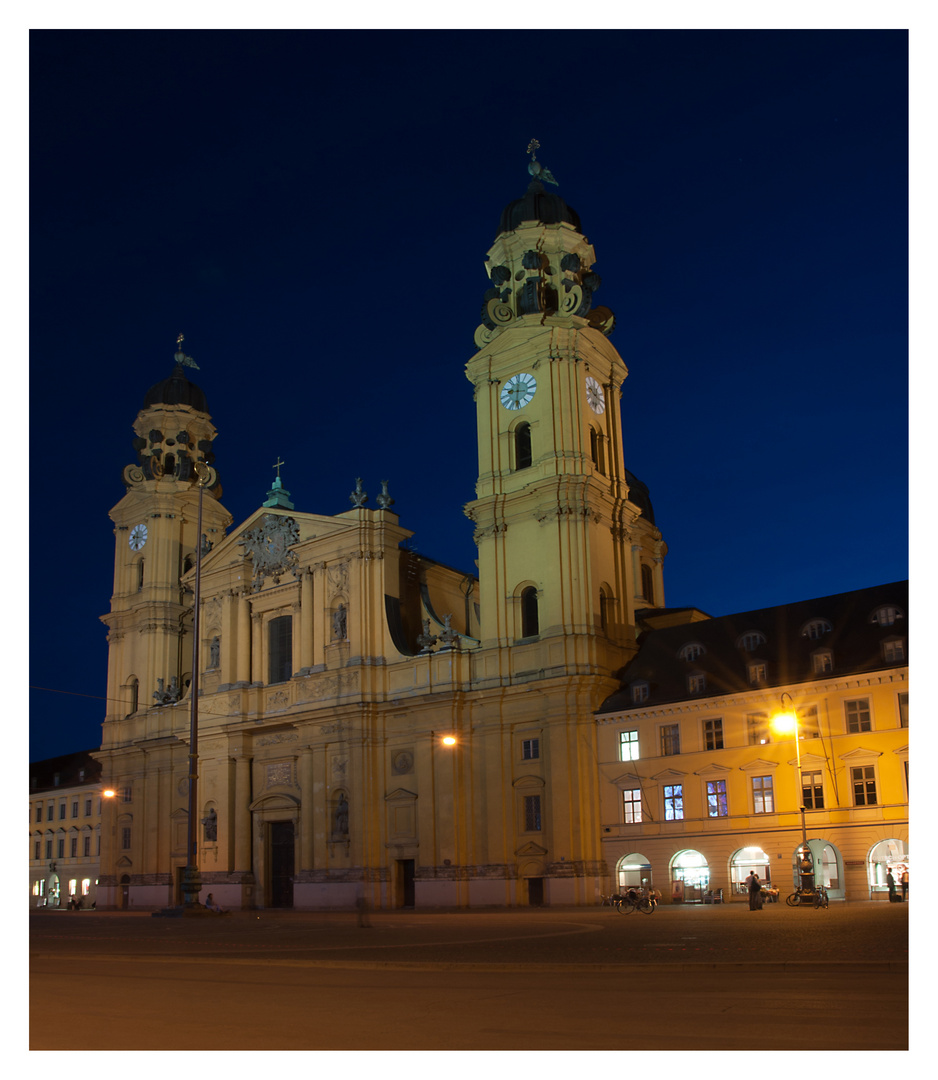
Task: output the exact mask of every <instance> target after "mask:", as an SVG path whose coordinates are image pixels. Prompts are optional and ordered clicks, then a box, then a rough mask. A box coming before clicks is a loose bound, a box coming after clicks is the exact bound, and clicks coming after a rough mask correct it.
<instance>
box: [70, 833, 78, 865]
mask: <svg viewBox="0 0 938 1080" xmlns="http://www.w3.org/2000/svg"><path fill="white" fill-rule="evenodd" d="M68 854H69V858H72V859H75V858H77V857H78V837H77V836H73V837H72V838H71V839H70V840H69V845H68Z"/></svg>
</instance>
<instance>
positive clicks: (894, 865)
mask: <svg viewBox="0 0 938 1080" xmlns="http://www.w3.org/2000/svg"><path fill="white" fill-rule="evenodd" d="M908 868H909V846H908V844H906V842H905V841H904V840H897V839H895V838H891V839H889V840H880V842H879V843H878V844H876V845H875V846H874V847H872V848H870V853H869V855H868V856H867V858H866V870H867V879H868V881H869V885H870V899H871V900H873V899H882V898H883V897H884V896H886V895H887V894H888V892H889V886H888V885H887V883H886V872H887V871H888V870H892V876H893V877H894V878H895V881H896V886H897V888H898V885H899V876H900V874H901V873H902V871H903V870H908Z"/></svg>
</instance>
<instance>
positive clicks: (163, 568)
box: [102, 334, 231, 746]
mask: <svg viewBox="0 0 938 1080" xmlns="http://www.w3.org/2000/svg"><path fill="white" fill-rule="evenodd" d="M182 340H183V339H182V335H181V334H180V335H179V339H178V341H177V351H176V354H175V357H174V360H175V367H174V369H173V372H172V374H171V375H170V376H169V378H167V379H164V380H162V381H161V382H158V383H156V384H155V385H154V386H152V387H151V388H150V390H149V391H148V392H147V394H146V397H145V398H144V402H143V408H142V409H141V410H140V412H139V413H138V415H137V419H136V421H135V423H134V433H135V435H136V438H135V439H134V442H133V446H134V449H135V450H136V452H137V461H136V463H135V464H132V465H128V466H126V468H125V469H124V472H123V480H124V485H125V487H126V489H127V490H126V493H125V494H124V497H123V498H122V499H121V500H120V502H119V503H118V504H117V505H116V506H115V507H114V508H113V509H112V510H111V514H110V516H111V519H112V521H113V522H114V589H113V594H112V596H111V610H110V613H109V614H107V615H104V616H102V621H103V622H104V623H105V624H106V625H107V627H108V630H109V632H108V706H107V716H106V721H105V727H104V745H105V746H106V745H107V744H108V742H110V739H109V738H108V721H117V720H123V719H125V718H129V717H131V716H132V715H133V714H135V713H137V712H138V710H139V711H140V712H141V714H142V712H143V710H145V709H147V708H149V707H150V706H152V705H154V704H169V703H172V702H173V701H178V700H179V699H180V698H181V697H183V696H184V694H185V691H186V685H187V682H188V680H189V679H190V678H191V671H190V670H189V669H190V668H191V664H192V643H191V638H190V636H189V635H190V632H191V626H192V596H191V595H190V594H186V593H185V592H184V590H183V588H182V585H181V582H180V578H181V576H182V575H183V574H184V573H185V572H186V571H187V570H188V569H189V568H190V567H191V565H192V564H193V561H194V559H195V552H196V543H197V542H198V537H197V536H196V531H197V527H198V526H197V523H198V499H199V477H198V475H197V471H196V467H197V466H199V465H200V463H201V465H202V466H204V469H203V470H202V471H203V476H205V475H206V474H205V471H204V470H205V469H207V479H206V480H205V486H204V492H203V510H202V533H203V540H202V543H203V550H204V549H205V548H206V547H207V546H209V545H212V544H214V543H215V542H217V541H218V540H221V539H222V538H223V537H224V534H225V530H226V529H227V528H228V526H229V525H230V524H231V515H230V514H229V513H228V511H227V510H226V509H225V508H224V507H223V506H222V504H221V502H219V499H220V498H221V484H220V483H219V481H218V475H217V473H216V471H215V469H214V466H213V462H214V460H215V455H214V453H213V452H212V446H213V442H214V439H215V437H216V435H217V432H216V430H215V428H214V427H213V425H212V422H211V417H210V416H209V412H208V404H207V402H206V399H205V395H204V393H203V392H202V391H201V390H200V389H199V387H198V386H196V385H195V384H194V383H192V382H190V381H189V379H188V378H187V377H186V374H185V369H186V368H187V367H197V365H196V364H195V362H194V361H193V360H192V358H191V357H189V356H186V355H185V353H184V352H183V350H182Z"/></svg>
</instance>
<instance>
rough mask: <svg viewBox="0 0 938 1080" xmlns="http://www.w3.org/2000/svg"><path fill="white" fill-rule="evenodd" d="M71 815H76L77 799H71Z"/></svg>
mask: <svg viewBox="0 0 938 1080" xmlns="http://www.w3.org/2000/svg"><path fill="white" fill-rule="evenodd" d="M72 817H73V818H75V817H78V800H77V799H73V800H72Z"/></svg>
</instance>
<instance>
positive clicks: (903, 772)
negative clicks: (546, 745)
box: [596, 582, 909, 902]
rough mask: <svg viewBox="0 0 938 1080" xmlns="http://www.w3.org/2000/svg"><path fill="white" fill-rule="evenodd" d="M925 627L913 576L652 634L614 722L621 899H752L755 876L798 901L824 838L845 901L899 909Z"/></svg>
mask: <svg viewBox="0 0 938 1080" xmlns="http://www.w3.org/2000/svg"><path fill="white" fill-rule="evenodd" d="M907 615H908V582H896V583H893V584H889V585H881V586H877V587H874V588H870V589H861V590H858V591H855V592H849V593H842V594H839V595H835V596H828V597H822V598H820V599H815V600H807V601H802V602H798V603H793V604H785V605H782V606H779V607H773V608H768V609H765V610H761V611H750V612H743V613H740V614H737V615H728V616H725V617H721V618H715V619H705V620H703V621H695V622H692V623H686V624H683V625H676V626H660V625H659V628H657V629H650V630H649V632H648V633H646V634H645V635H644V636H643V637H642V640H641V645H640V648H639V651H638V653H637V655H636V656H635V658H634V659H633V660H632V661H631V662H630V663H629V665H628V666H627V667H626V669H625V671H624V672H623V681H622V685H621V687H620V689H619V690H618V691H617V692H616V693H615V694H613V695H611V696H610V697H609V698H608V699H607V700H606V701H605V702H604V703H603V704H602V706H601V707H600V709H599V711H598V713H597V716H596V721H597V728H598V733H599V735H598V742H599V758H600V772H601V774H602V791H601V799H602V811H601V815H602V840H603V843H602V847H603V853H604V856H605V860H606V862H607V863H608V865H609V866H610V868H611V869H612V870H613V877H612V880H611V881H610V883H609V884H610V891H612V890H620V889H623V888H627V887H633V886H640V885H642V884H645V885H648V886H650V887H652V888H656V889H658V891H659V892H661V893H662V895H663V897H664V898H665V899H673V900H676V901H683V902H689V901H700V900H705V901H706V900H709V899H712V898H713V897H714V896H715V897H717V898H719V897H720V896H722V898H723V899H724V900H732V899H741V898H742V896H743V893H744V884H743V883H744V881H745V879H746V877H747V876H748V874H749V873H750V871H752V870H755V871H756V872H757V873H758V875H759V878H760V880H763V881H765V880H769V881H770V882H771V884H772V885H773V886H774V887H775V888H777V889H778V890H779V894H780V896H781V898H782V899H784V898H785V896H786V895H788V894H790V893H791V892H793V891H794V889H795V888H796V887H797V886H798V885H799V856H798V852H799V851H800V849H801V848H802V845H803V842H804V840H805V839H806V840H807V846H808V847H809V849H810V851H811V854H812V863H813V867H814V871H815V874H816V877H817V879H818V880H819V881H820V882H821V883H822V884H823V885H824V886H825V887H826V888H827V889H828V892H829V895H830V897H831V899H837V898H847V899H854V900H866V899H878V898H883V897H885V896H886V895H887V887H886V873H887V870H888V869H889V868H893V871H894V878H895V880H896V881H897V882H898V881H899V869H901V868H907V867H908V858H909V851H908V835H909V806H908V803H909V776H908V753H909V746H908V730H907V729H908V703H909V685H908V626H907ZM650 623H651V624H652V625H655V624H656V620H655V617H652V618H651V619H650ZM659 623H660V619H659ZM791 709H794V710H796V711H797V717H798V731H799V738H798V741H797V745H796V742H795V739H794V735H793V734H790V733H788V734H783V733H780V732H779V731H778V730H777V727H776V725H775V724H773V717H775V716H776V715H777V714H779V713H781V712H784V711H789V710H791ZM801 807H804V834H803V830H802V812H801ZM897 868H898V869H897Z"/></svg>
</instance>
